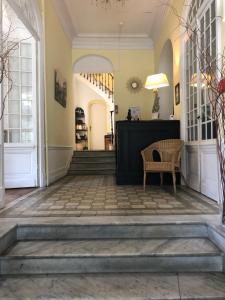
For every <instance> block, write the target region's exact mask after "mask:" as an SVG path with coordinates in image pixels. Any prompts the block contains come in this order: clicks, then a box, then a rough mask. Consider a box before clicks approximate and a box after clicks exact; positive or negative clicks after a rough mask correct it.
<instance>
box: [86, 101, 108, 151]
mask: <svg viewBox="0 0 225 300" xmlns="http://www.w3.org/2000/svg"><path fill="white" fill-rule="evenodd" d="M89 120H90V121H89V124H90V126H89V130H90V150H105V136H106V135H107V107H106V103H105V102H103V101H98V102H94V103H90V104H89Z"/></svg>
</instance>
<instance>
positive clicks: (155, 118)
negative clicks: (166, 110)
mask: <svg viewBox="0 0 225 300" xmlns="http://www.w3.org/2000/svg"><path fill="white" fill-rule="evenodd" d="M158 118H159V112H154V113H152V120H157V119H158Z"/></svg>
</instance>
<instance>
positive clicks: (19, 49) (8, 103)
mask: <svg viewBox="0 0 225 300" xmlns="http://www.w3.org/2000/svg"><path fill="white" fill-rule="evenodd" d="M23 5H26V7H27V9H28V10H29V14H26V13H25V14H21V13H20V12H21V11H22V10H23ZM10 24H11V25H10ZM25 24H26V25H25ZM41 24H42V23H41V18H40V13H39V8H38V7H36V5H35V3H34V2H32V3H31V2H30V1H29V2H27V1H24V2H23V3H21V5H19V6H18V7H16V8H15V7H14V5H13V2H12V3H11V2H10V4H9V3H8V2H7V1H3V32H4V31H5V32H7V30H8V28H9V26H12V28H11V33H10V35H9V38H8V43H14V44H15V50H14V51H12V52H11V53H10V57H9V70H8V73H9V76H8V77H7V78H6V79H5V80H4V82H3V95H4V107H5V109H4V118H3V119H4V187H5V188H6V189H12V188H13V189H18V188H35V187H38V186H44V185H45V147H44V143H45V141H44V134H43V133H44V130H45V127H44V122H43V120H44V110H43V103H44V98H42V97H40V96H42V95H41V94H42V92H40V91H43V93H44V86H43V85H44V82H43V81H42V74H43V73H42V72H43V66H41V63H40V62H41V61H42V56H41V54H40V52H41V51H40V43H41V34H40V30H41ZM40 99H41V100H40ZM39 100H40V101H39ZM21 191H22V190H21ZM25 192H26V189H24V193H25ZM13 194H14V196H15V197H16V195H20V191H19V190H18V192H17V193H13Z"/></svg>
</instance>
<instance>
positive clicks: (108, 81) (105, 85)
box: [80, 73, 114, 102]
mask: <svg viewBox="0 0 225 300" xmlns="http://www.w3.org/2000/svg"><path fill="white" fill-rule="evenodd" d="M80 76H82V77H83V78H85V79H86V80H88V81H89V82H90V83H92V84H93V85H95V86H96V87H98V88H99V89H100V90H101V91H102V92H103V93H105V94H106V95H107V96H108V98H109V99H110V98H111V99H112V102H113V98H114V97H113V96H114V76H113V74H112V73H97V74H96V73H80Z"/></svg>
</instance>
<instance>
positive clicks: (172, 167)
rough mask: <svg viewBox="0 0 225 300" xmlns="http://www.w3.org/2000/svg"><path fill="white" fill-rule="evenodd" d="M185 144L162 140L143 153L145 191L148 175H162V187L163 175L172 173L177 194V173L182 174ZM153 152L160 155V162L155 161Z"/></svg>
mask: <svg viewBox="0 0 225 300" xmlns="http://www.w3.org/2000/svg"><path fill="white" fill-rule="evenodd" d="M183 144H184V142H183V141H182V140H178V139H169V140H162V141H159V142H156V143H153V144H151V145H150V146H148V147H147V148H145V149H144V150H142V151H141V155H142V158H143V167H144V182H143V185H144V190H145V185H146V175H147V173H160V181H161V185H162V184H163V173H172V176H173V187H174V192H175V193H176V172H180V159H181V149H182V147H183ZM153 151H157V152H158V153H159V155H160V161H154V160H153Z"/></svg>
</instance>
